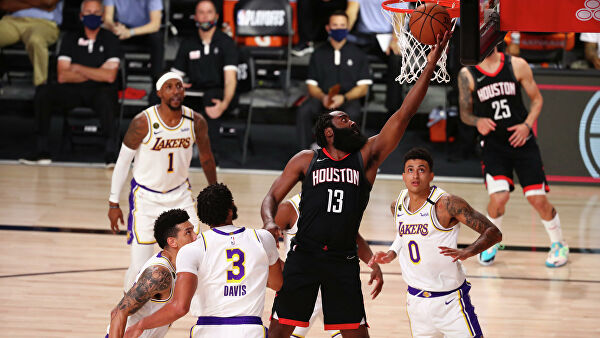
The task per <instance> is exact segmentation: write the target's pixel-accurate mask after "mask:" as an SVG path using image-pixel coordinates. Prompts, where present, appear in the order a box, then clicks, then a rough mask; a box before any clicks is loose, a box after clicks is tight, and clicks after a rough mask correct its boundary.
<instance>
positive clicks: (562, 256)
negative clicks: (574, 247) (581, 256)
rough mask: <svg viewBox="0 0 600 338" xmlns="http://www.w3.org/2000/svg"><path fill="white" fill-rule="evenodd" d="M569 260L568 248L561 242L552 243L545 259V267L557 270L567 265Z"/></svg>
mask: <svg viewBox="0 0 600 338" xmlns="http://www.w3.org/2000/svg"><path fill="white" fill-rule="evenodd" d="M568 260H569V246H567V245H566V244H562V243H561V242H554V243H552V246H551V247H550V252H549V253H548V258H546V266H547V267H549V268H558V267H559V266H563V265H565V264H567V261H568Z"/></svg>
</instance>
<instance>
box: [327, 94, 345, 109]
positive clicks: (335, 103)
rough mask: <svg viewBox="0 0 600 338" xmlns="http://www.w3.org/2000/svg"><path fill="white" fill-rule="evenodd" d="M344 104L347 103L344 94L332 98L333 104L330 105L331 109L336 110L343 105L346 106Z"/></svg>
mask: <svg viewBox="0 0 600 338" xmlns="http://www.w3.org/2000/svg"><path fill="white" fill-rule="evenodd" d="M344 102H346V98H345V97H344V95H342V94H337V95H335V96H334V97H332V98H331V102H330V104H329V107H327V108H329V109H336V108H337V107H339V106H341V105H342V104H344Z"/></svg>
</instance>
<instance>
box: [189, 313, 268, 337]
mask: <svg viewBox="0 0 600 338" xmlns="http://www.w3.org/2000/svg"><path fill="white" fill-rule="evenodd" d="M200 318H208V319H209V320H210V319H211V318H212V319H214V323H211V324H198V323H196V325H194V326H192V329H191V330H190V337H193V338H201V337H202V338H205V337H206V338H209V337H210V338H212V337H227V338H266V337H267V328H266V327H264V326H263V325H262V324H258V323H259V322H260V323H262V320H261V319H260V317H250V316H249V317H230V318H219V317H199V319H200ZM241 318H250V319H255V320H256V323H254V324H227V322H235V321H236V320H237V319H241Z"/></svg>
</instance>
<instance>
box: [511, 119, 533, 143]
mask: <svg viewBox="0 0 600 338" xmlns="http://www.w3.org/2000/svg"><path fill="white" fill-rule="evenodd" d="M506 130H508V131H512V132H513V133H512V135H510V137H509V138H508V142H510V145H511V146H513V147H514V148H518V147H521V146H523V145H524V144H525V142H527V140H528V139H529V134H530V133H531V130H530V129H529V127H528V126H527V125H526V124H525V123H520V124H515V125H514V126H512V127H508V128H506Z"/></svg>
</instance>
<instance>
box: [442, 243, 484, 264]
mask: <svg viewBox="0 0 600 338" xmlns="http://www.w3.org/2000/svg"><path fill="white" fill-rule="evenodd" d="M438 249H440V254H442V255H444V256H450V257H452V258H454V259H453V260H452V262H456V261H457V260H459V259H460V260H461V261H464V260H465V259H467V258H469V257H472V256H474V255H475V254H474V253H473V252H472V251H471V250H469V249H468V248H464V249H454V248H449V247H446V246H438Z"/></svg>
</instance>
